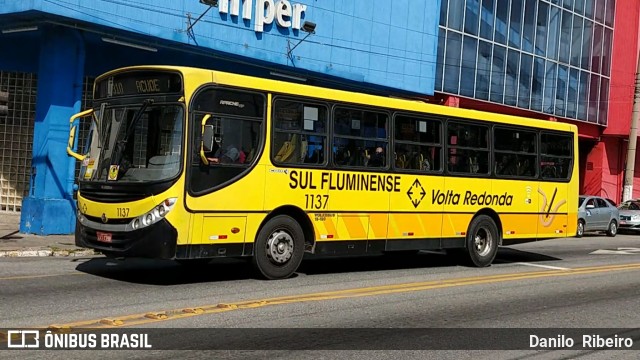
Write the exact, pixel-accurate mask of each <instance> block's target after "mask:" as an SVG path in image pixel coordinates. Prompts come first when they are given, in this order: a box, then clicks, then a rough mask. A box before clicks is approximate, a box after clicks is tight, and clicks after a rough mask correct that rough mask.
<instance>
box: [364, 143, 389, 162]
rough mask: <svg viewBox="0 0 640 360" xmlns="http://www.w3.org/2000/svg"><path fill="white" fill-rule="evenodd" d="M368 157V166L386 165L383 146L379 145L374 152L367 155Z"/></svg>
mask: <svg viewBox="0 0 640 360" xmlns="http://www.w3.org/2000/svg"><path fill="white" fill-rule="evenodd" d="M366 157H367V166H370V167H384V166H385V165H384V158H385V155H384V149H382V146H378V147H377V148H376V151H375V152H374V153H373V154H372V155H369V154H367V155H366Z"/></svg>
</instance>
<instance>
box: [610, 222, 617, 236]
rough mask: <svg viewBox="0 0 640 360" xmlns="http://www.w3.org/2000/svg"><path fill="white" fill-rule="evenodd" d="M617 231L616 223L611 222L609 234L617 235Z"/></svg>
mask: <svg viewBox="0 0 640 360" xmlns="http://www.w3.org/2000/svg"><path fill="white" fill-rule="evenodd" d="M616 231H618V227H617V226H616V223H615V222H611V225H609V232H610V233H611V234H615V233H616Z"/></svg>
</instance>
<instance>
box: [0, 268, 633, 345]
mask: <svg viewBox="0 0 640 360" xmlns="http://www.w3.org/2000/svg"><path fill="white" fill-rule="evenodd" d="M631 270H640V263H635V264H625V265H607V266H592V267H584V268H575V269H568V270H548V271H534V272H521V273H510V274H499V275H488V276H475V277H467V278H455V279H445V280H434V281H424V282H412V283H403V284H392V285H380V286H371V287H363V288H352V289H344V290H336V291H327V292H318V293H308V294H298V295H289V296H281V297H274V298H267V299H257V300H249V301H239V302H232V303H220V304H213V305H204V306H199V307H195V308H182V309H174V310H167V311H153V312H145V313H142V314H131V315H124V316H120V317H117V318H110V319H97V320H87V321H78V322H71V323H66V324H56V325H50V326H43V327H38V328H48V329H50V330H51V331H54V332H71V331H82V330H83V329H85V330H86V329H108V328H116V327H129V326H135V325H143V324H149V323H155V322H160V321H168V320H177V319H183V318H188V317H193V316H200V315H206V314H216V313H223V312H227V311H236V310H242V309H249V308H258V307H264V306H270V305H281V304H292V303H302V302H310V301H324V300H337V299H346V298H356V297H365V296H374V295H387V294H396V293H404V292H413V291H424V290H433V289H442V288H450V287H459V286H469V285H479V284H488V283H499V282H506V281H516V280H528V279H537V278H545V277H559V276H574V275H586V274H596V273H605V272H612V271H631ZM3 335H4V337H6V334H3V333H1V332H0V339H1V338H2V337H3Z"/></svg>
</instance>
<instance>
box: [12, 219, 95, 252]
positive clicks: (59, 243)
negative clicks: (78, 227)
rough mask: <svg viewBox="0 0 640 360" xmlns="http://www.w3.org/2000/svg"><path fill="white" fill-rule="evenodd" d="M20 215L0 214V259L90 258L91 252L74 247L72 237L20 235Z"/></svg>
mask: <svg viewBox="0 0 640 360" xmlns="http://www.w3.org/2000/svg"><path fill="white" fill-rule="evenodd" d="M19 228H20V213H5V212H0V257H32V256H91V255H94V251H93V250H89V249H83V248H79V247H76V246H75V243H74V237H73V235H49V236H38V235H32V234H21V233H20V231H19Z"/></svg>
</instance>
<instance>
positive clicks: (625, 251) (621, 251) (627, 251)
mask: <svg viewBox="0 0 640 360" xmlns="http://www.w3.org/2000/svg"><path fill="white" fill-rule="evenodd" d="M591 254H596V255H634V254H640V248H631V247H619V248H618V249H617V250H607V249H599V250H596V251H594V252H592V253H591Z"/></svg>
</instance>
